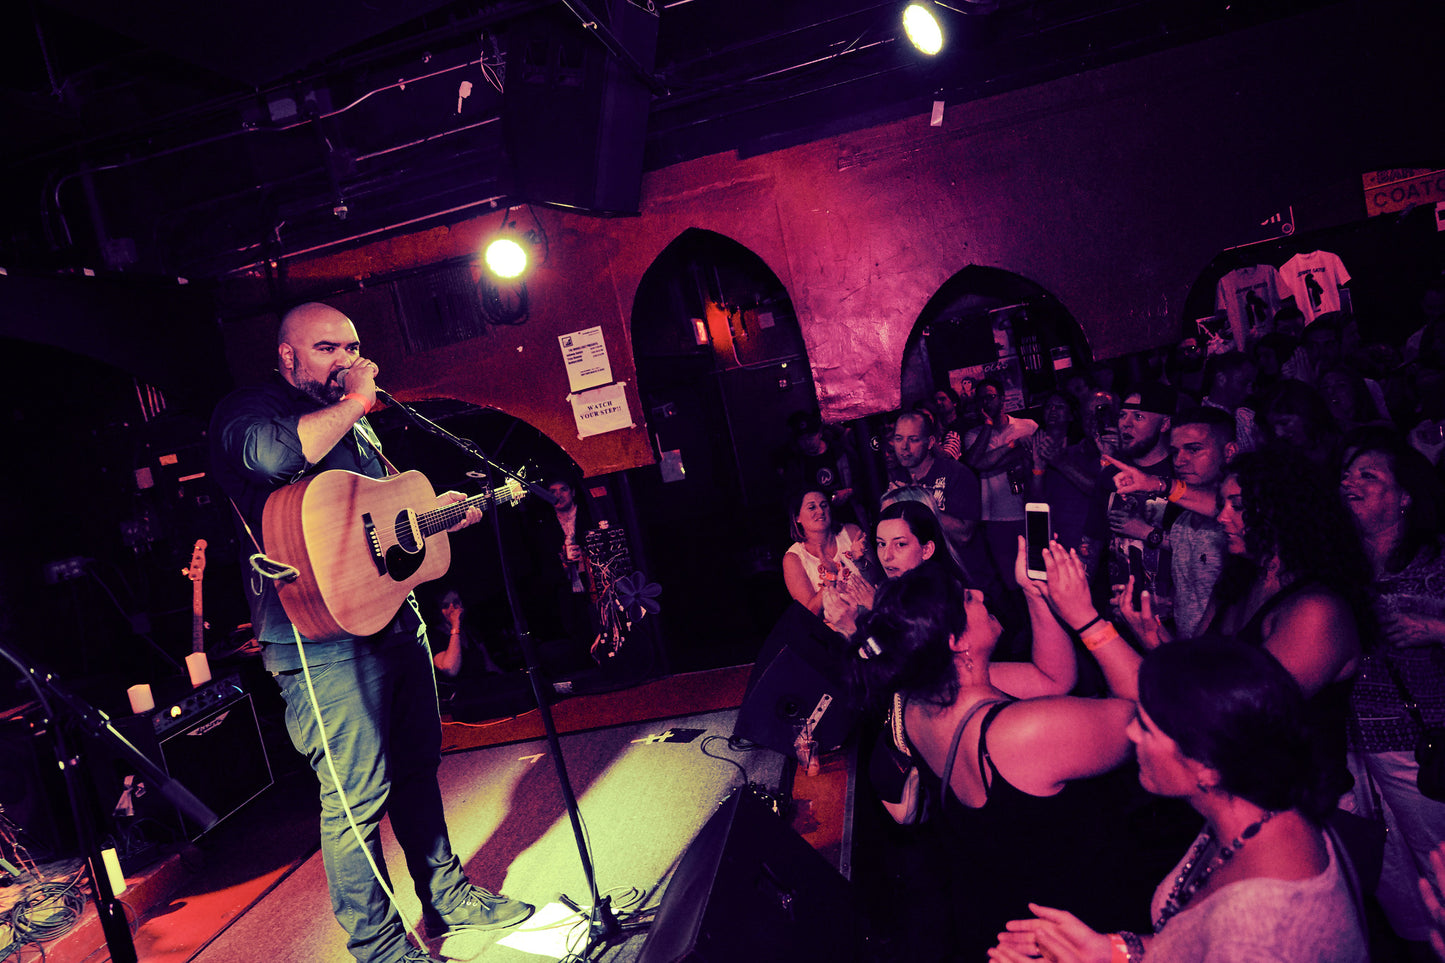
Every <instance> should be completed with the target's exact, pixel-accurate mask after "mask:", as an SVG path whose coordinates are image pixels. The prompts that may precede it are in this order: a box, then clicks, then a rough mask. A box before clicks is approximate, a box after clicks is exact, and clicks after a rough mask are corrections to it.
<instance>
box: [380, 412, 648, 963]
mask: <svg viewBox="0 0 1445 963" xmlns="http://www.w3.org/2000/svg"><path fill="white" fill-rule="evenodd" d="M376 394H377V397H379V398H381V400H382V401H384V402H386V403H387V404H388V405H395V406H396V407H397V408H398V409H400V410H401V412H402V413H403V414H405V415H406V417H407V419H408V420H410V421H411V422H412V423H413V424H415V425H416V426H417V427H419V428H421V429H422V430H424V431H426V432H428V433H430V434H433V435H436V436H437V437H438V438H441V439H443V440H445V441H447V442H450V443H451V444H452V445H455V446H456V447H457V448H459V449H461V450H462V451H463V452H465V453H466V454H468V455H469V456H471V457H472V459H474V460H475V461H476V462H477V464H479V465H481V466H482V468H483V469H485V470H490V471H495V472H496V473H498V474H500V475H504V476H506V477H507V478H510V479H512V480H514V481H516V482H517V483H518V484H519V485H521V486H522V487H523V488H525V489H526V490H527V491H528V492H529V493H530V494H533V495H535V496H537V497H538V498H539V499H541V500H542V501H544V502H546V503H547V504H548V505H551V504H553V499H552V493H551V492H548V491H545V490H544V489H542V488H541V487H539V486H537V485H536V484H534V483H532V482H530V481H528V480H527V479H525V478H523V477H521V475H519V474H517V473H516V472H514V471H512V470H511V469H510V468H506V467H503V466H502V465H499V464H497V463H496V462H495V461H493V460H492V459H491V458H490V457H489V456H488V455H487V454H486V453H485V452H483V451H482V450H481V449H480V448H478V447H477V445H476V444H475V443H474V442H472V441H470V440H468V439H466V438H459V437H457V436H456V435H453V434H452V433H451V432H449V431H447V430H446V429H445V428H443V427H442V426H441V425H438V424H436V423H435V422H433V421H430V420H429V419H427V418H425V417H423V416H422V415H420V414H418V413H417V412H415V411H413V410H412V409H411V408H408V407H407V406H406V405H403V404H401V403H400V402H398V401H397V400H396V399H394V398H392V397H391V395H389V394H387V393H386V392H385V391H377V393H376ZM491 525H492V531H493V533H494V534H495V536H496V540H497V554H498V556H499V561H500V563H501V569H502V585H503V587H504V589H505V590H506V593H507V605H508V606H509V607H510V608H511V610H512V626H513V629H514V631H515V632H516V634H517V642H518V644H519V645H520V646H521V649H522V657H523V659H524V660H525V661H526V664H527V678H528V679H529V680H530V682H531V683H532V697H533V699H534V701H535V702H536V703H537V711H538V712H539V713H540V715H541V717H542V728H543V729H544V730H545V731H546V735H547V747H548V749H549V750H550V751H551V754H552V763H553V766H554V767H555V769H556V770H557V782H558V784H559V785H560V786H561V789H562V800H563V802H564V803H565V804H566V806H567V816H568V818H569V819H570V820H571V822H572V835H573V837H574V838H575V839H576V841H577V855H578V856H579V857H580V859H581V862H582V875H583V876H584V877H585V878H586V880H587V888H588V892H589V895H590V896H591V899H592V903H591V905H590V906H587V907H582V906H579V905H578V904H577V903H575V902H574V901H572V900H571V899H568V898H567V896H566V895H565V894H564V895H562V896H561V897H560V899H561V901H562V902H563V903H565V904H566V905H567V906H568V907H569V908H570V909H571V910H572V911H573V912H574V913H577V914H578V915H579V916H582V917H583V918H585V919H586V920H587V937H588V939H587V946H586V948H585V949H584V950H583V951H582V953H581V954H580V955H581V956H582V957H583V958H586V957H587V955H588V954H589V953H590V952H591V951H592V948H593V947H594V946H595V945H597V944H598V943H601V942H605V941H607V940H610V939H612V938H613V937H615V936H616V935H617V934H618V933H620V932H621V930H622V926H621V924H620V923H619V922H618V921H617V916H616V915H615V914H614V913H613V912H612V899H611V897H604V896H602V895H601V894H600V893H599V892H598V890H597V873H596V872H595V871H594V870H593V868H592V857H591V854H590V852H589V849H588V846H587V836H586V834H585V833H584V832H583V830H582V816H581V813H580V811H579V809H578V807H577V796H576V795H575V794H574V792H573V790H572V780H571V778H570V777H569V776H568V775H567V764H566V762H565V761H564V760H563V758H562V743H561V740H560V739H559V738H558V736H557V724H556V722H555V720H554V719H553V718H552V707H551V702H550V701H549V700H548V697H547V690H546V689H545V688H544V687H543V682H542V670H541V666H540V663H539V661H538V659H537V651H536V649H535V647H534V646H533V644H532V636H531V633H530V631H529V630H528V629H527V620H526V616H525V615H524V614H523V612H522V606H521V605H520V604H519V603H518V601H517V590H516V586H515V585H514V584H513V582H512V573H511V569H510V566H509V565H508V564H507V550H506V546H505V545H504V544H503V542H502V526H501V524H500V520H499V518H498V516H497V513H496V512H492V513H491Z"/></svg>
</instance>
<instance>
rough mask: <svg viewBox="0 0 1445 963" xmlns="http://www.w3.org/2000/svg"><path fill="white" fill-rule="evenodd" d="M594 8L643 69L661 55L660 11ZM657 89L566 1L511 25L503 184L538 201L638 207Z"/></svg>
mask: <svg viewBox="0 0 1445 963" xmlns="http://www.w3.org/2000/svg"><path fill="white" fill-rule="evenodd" d="M594 12H596V13H597V14H598V16H599V19H600V20H604V23H603V26H604V27H606V29H608V30H609V31H610V32H611V33H612V35H613V36H614V37H616V39H617V40H618V42H619V43H620V44H621V45H622V47H623V49H625V50H626V51H627V52H628V53H629V54H631V55H632V57H633V58H635V59H636V60H637V61H638V62H639V63H640V64H641V66H642V68H643V69H644V70H648V71H651V70H652V65H653V61H654V59H655V56H656V52H657V14H656V13H653V12H650V11H648V10H646V9H643V8H642V7H641V6H638V5H637V4H634V3H632V2H630V0H601V2H598V3H596V4H594ZM651 101H652V93H651V91H650V90H648V88H647V85H646V83H645V82H644V81H643V80H642V78H640V77H639V76H638V75H637V73H636V72H635V71H634V70H633V69H632V68H631V67H629V66H628V65H627V64H625V63H623V62H622V61H621V60H619V59H618V58H617V57H615V56H613V55H612V54H611V53H610V52H609V51H608V49H607V48H606V47H605V46H604V45H603V44H602V42H601V41H600V40H599V39H598V37H597V36H596V35H595V32H593V31H589V30H586V29H584V28H583V26H582V23H581V21H580V20H579V19H578V18H577V17H576V16H575V15H574V14H572V13H569V12H568V11H567V9H566V8H565V7H564V5H562V4H554V5H550V6H548V7H545V8H543V9H542V10H539V11H537V12H535V13H530V14H527V15H525V16H522V17H519V18H517V19H516V20H515V21H513V22H512V23H511V24H510V25H509V26H508V28H507V82H506V87H505V89H504V91H503V94H502V137H503V142H504V144H505V147H506V153H507V165H506V168H505V171H504V174H503V177H502V178H501V180H502V189H503V190H504V191H506V192H507V193H509V194H511V195H512V196H513V197H515V198H517V199H519V200H524V201H531V202H533V203H537V204H549V205H553V206H557V207H567V208H577V209H580V210H583V211H587V212H589V213H594V214H636V213H637V209H638V202H639V200H640V198H641V193H642V153H643V147H644V142H645V140H646V137H647V113H648V109H649V107H650V105H651Z"/></svg>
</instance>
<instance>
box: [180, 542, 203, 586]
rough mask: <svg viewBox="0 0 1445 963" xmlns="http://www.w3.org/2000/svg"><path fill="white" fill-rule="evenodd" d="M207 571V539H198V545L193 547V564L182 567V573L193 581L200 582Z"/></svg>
mask: <svg viewBox="0 0 1445 963" xmlns="http://www.w3.org/2000/svg"><path fill="white" fill-rule="evenodd" d="M205 572H206V540H205V539H204V538H198V539H196V545H195V547H194V548H192V549H191V564H190V565H189V566H188V567H186V568H183V569H181V574H182V575H184V576H185V577H186V578H188V579H190V580H191V581H192V582H199V581H200V580H201V576H202V575H204V574H205Z"/></svg>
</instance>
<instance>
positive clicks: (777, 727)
mask: <svg viewBox="0 0 1445 963" xmlns="http://www.w3.org/2000/svg"><path fill="white" fill-rule="evenodd" d="M846 649H847V642H846V641H845V640H844V639H843V637H842V636H841V635H839V634H838V633H836V632H834V631H833V630H832V629H830V628H828V626H827V624H826V623H824V621H823V620H822V619H820V618H818V617H817V616H816V615H814V614H813V613H812V612H809V611H808V610H807V608H805V607H804V606H802V605H800V604H798V603H797V602H793V603H791V604H790V605H789V606H788V608H787V610H786V611H784V612H783V617H782V618H780V619H779V620H778V622H777V624H776V625H774V626H773V630H772V631H771V632H769V633H768V637H767V640H766V641H764V642H763V648H762V651H761V652H759V653H758V660H757V662H756V663H754V665H753V671H752V674H751V675H750V676H749V677H748V687H747V691H746V694H745V695H744V696H743V704H742V707H741V708H739V709H738V717H737V721H736V722H735V723H734V725H733V735H734V736H739V737H741V738H744V739H747V740H749V741H750V742H756V743H757V744H759V745H762V746H767V747H768V748H769V749H776V750H777V751H778V752H781V753H783V754H784V755H792V754H793V742H794V741H795V740H796V739H797V736H798V730H799V729H800V728H801V727H802V725H803V724H804V723H805V722H806V721H807V720H808V719H809V718H813V719H814V722H813V738H815V739H816V740H817V741H818V749H819V751H821V752H826V751H828V750H829V749H836V748H837V747H838V746H840V745H842V744H843V742H844V741H845V740H846V739H847V738H848V736H849V735H850V734H851V733H852V731H853V727H854V726H855V725H856V724H857V722H858V711H857V708H856V707H855V706H854V705H853V704H852V702H851V700H850V699H849V697H848V693H847V687H846V685H845V672H846V667H847V662H848V659H849V658H850V657H851V656H850V655H849V654H848V653H847V652H846Z"/></svg>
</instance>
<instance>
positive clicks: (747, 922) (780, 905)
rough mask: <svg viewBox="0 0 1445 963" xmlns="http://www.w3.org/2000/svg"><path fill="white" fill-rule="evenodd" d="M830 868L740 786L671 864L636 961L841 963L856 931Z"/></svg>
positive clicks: (839, 880)
mask: <svg viewBox="0 0 1445 963" xmlns="http://www.w3.org/2000/svg"><path fill="white" fill-rule="evenodd" d="M858 918H859V913H858V911H857V908H856V906H855V905H854V901H853V891H852V888H851V887H850V886H849V884H848V881H847V880H845V879H844V878H843V876H842V874H840V873H839V872H838V871H837V870H836V869H834V868H833V867H832V866H830V865H829V864H828V861H827V860H825V859H824V858H823V857H822V856H820V855H819V854H818V853H817V852H816V851H815V850H814V849H813V848H812V847H811V846H809V845H808V844H807V843H806V842H804V840H803V838H802V837H801V836H799V835H798V834H797V833H795V832H793V831H792V829H790V828H789V827H788V826H787V825H786V824H785V823H784V822H783V820H782V818H781V817H780V816H778V815H777V814H776V813H774V812H773V811H772V809H771V808H769V807H768V806H767V804H765V803H764V802H763V801H762V800H760V799H759V798H758V797H757V796H755V795H754V794H753V793H752V792H749V791H748V790H745V789H743V790H739V791H737V792H735V793H734V794H733V795H732V796H731V797H729V798H728V799H727V800H726V801H725V802H724V803H723V804H722V808H720V809H719V810H718V811H717V812H716V813H715V814H714V815H713V817H712V818H711V819H709V820H708V822H707V825H705V826H703V828H702V831H701V832H700V833H698V834H697V838H696V839H694V840H693V841H692V845H691V846H689V847H688V848H687V852H686V853H684V854H683V857H682V859H681V860H680V861H679V862H678V864H677V870H676V871H675V872H674V873H673V875H672V879H671V880H670V881H669V882H668V884H667V890H666V891H665V892H664V893H663V896H662V904H661V905H660V906H659V907H658V910H657V916H656V918H655V919H654V921H653V923H652V929H651V930H650V931H649V933H648V936H647V942H646V943H645V944H643V947H642V952H641V954H640V955H639V956H638V958H637V959H638V963H681V961H687V963H738V961H743V960H746V961H747V963H810V961H818V963H824V961H826V963H849V961H852V960H856V959H858V956H859V946H860V942H861V940H860V937H861V933H860V931H859V924H858Z"/></svg>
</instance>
